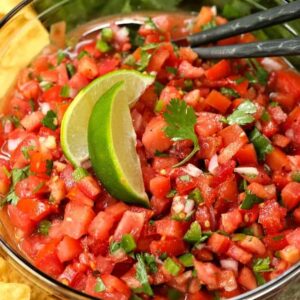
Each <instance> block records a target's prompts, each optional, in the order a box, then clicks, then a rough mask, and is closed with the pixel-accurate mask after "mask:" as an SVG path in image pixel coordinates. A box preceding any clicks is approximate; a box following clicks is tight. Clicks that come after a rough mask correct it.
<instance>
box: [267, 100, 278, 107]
mask: <svg viewBox="0 0 300 300" xmlns="http://www.w3.org/2000/svg"><path fill="white" fill-rule="evenodd" d="M269 106H270V107H276V106H279V104H278V102H274V101H272V102H270V103H269Z"/></svg>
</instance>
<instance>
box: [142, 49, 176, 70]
mask: <svg viewBox="0 0 300 300" xmlns="http://www.w3.org/2000/svg"><path fill="white" fill-rule="evenodd" d="M169 56H170V52H169V50H167V49H165V48H164V47H160V48H158V49H157V50H156V51H155V52H154V54H153V55H152V57H151V59H150V62H149V65H148V68H147V70H148V72H159V71H160V70H161V68H162V67H163V65H164V63H165V62H166V60H167V59H168V58H169Z"/></svg>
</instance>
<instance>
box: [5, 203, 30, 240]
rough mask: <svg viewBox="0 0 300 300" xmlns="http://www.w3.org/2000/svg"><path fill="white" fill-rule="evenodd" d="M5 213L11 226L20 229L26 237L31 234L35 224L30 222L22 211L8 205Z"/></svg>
mask: <svg viewBox="0 0 300 300" xmlns="http://www.w3.org/2000/svg"><path fill="white" fill-rule="evenodd" d="M7 213H8V216H9V219H10V222H11V223H12V225H13V226H15V227H17V228H20V229H21V230H22V231H23V232H24V233H25V234H26V235H29V234H31V233H32V232H33V230H34V228H35V225H36V222H34V221H33V220H31V219H30V218H29V216H28V215H27V214H26V213H24V212H23V211H22V210H20V209H19V208H17V207H16V206H14V205H11V204H9V205H8V206H7Z"/></svg>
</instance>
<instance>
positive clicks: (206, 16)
mask: <svg viewBox="0 0 300 300" xmlns="http://www.w3.org/2000/svg"><path fill="white" fill-rule="evenodd" d="M213 17H214V13H213V10H212V8H211V7H209V6H202V7H201V10H200V12H199V14H198V16H197V18H196V21H195V24H194V27H193V32H194V33H196V32H199V31H201V30H202V26H203V25H205V24H207V23H209V22H210V21H211V20H212V19H213Z"/></svg>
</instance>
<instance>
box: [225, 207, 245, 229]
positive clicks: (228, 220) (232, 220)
mask: <svg viewBox="0 0 300 300" xmlns="http://www.w3.org/2000/svg"><path fill="white" fill-rule="evenodd" d="M242 221H243V219H242V215H241V213H240V211H239V210H238V209H234V210H232V211H230V212H227V213H225V214H222V215H221V223H222V228H223V229H224V230H225V231H226V232H227V233H233V232H234V231H235V230H236V229H237V228H238V227H239V226H240V225H241V223H242Z"/></svg>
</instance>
